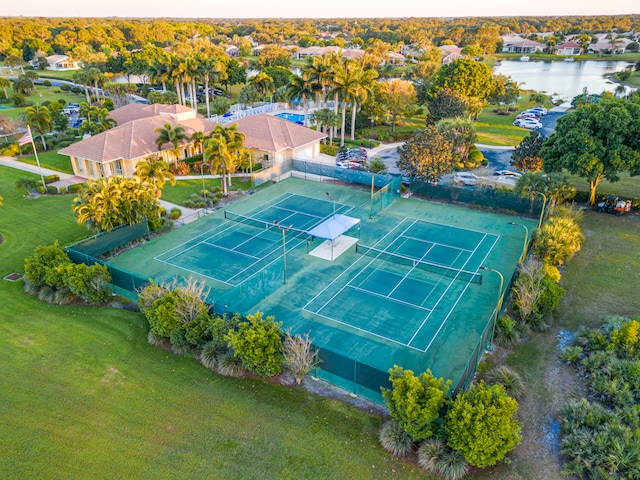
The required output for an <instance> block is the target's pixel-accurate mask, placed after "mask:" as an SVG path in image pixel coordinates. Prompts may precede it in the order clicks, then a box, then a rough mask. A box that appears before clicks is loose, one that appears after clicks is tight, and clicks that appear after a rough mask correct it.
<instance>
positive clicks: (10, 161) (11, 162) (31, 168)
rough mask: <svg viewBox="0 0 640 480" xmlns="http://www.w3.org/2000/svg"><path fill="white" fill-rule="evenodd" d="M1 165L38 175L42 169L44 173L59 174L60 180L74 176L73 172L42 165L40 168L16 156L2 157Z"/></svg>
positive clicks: (0, 159)
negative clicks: (19, 159) (20, 160)
mask: <svg viewBox="0 0 640 480" xmlns="http://www.w3.org/2000/svg"><path fill="white" fill-rule="evenodd" d="M0 165H4V166H5V167H10V168H15V169H16V170H22V171H24V172H31V173H35V174H36V175H40V171H42V175H58V176H59V177H60V180H67V179H69V178H72V177H73V176H74V175H73V174H69V173H63V172H59V171H57V170H51V169H49V168H44V167H41V168H40V170H39V169H38V166H37V165H30V164H28V163H24V162H19V161H18V159H16V158H15V157H0Z"/></svg>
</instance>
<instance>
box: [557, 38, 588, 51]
mask: <svg viewBox="0 0 640 480" xmlns="http://www.w3.org/2000/svg"><path fill="white" fill-rule="evenodd" d="M581 53H582V47H581V46H580V44H579V43H577V42H574V41H573V40H572V41H570V42H566V43H562V44H560V45H557V46H556V55H580V54H581Z"/></svg>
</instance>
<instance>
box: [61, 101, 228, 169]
mask: <svg viewBox="0 0 640 480" xmlns="http://www.w3.org/2000/svg"><path fill="white" fill-rule="evenodd" d="M110 116H111V118H113V119H114V120H116V122H118V125H117V126H116V127H114V128H112V129H111V130H107V131H106V132H102V133H99V134H97V135H93V136H91V137H89V138H87V139H85V140H81V141H80V142H78V143H74V144H73V145H69V146H68V147H65V148H63V149H62V150H60V151H59V152H58V153H60V154H61V155H67V156H69V157H70V159H71V166H72V167H73V173H74V174H75V175H78V176H81V177H86V178H100V177H110V176H112V175H124V176H125V177H130V176H132V175H133V174H134V172H135V170H136V164H137V163H138V162H140V161H145V160H148V159H151V158H161V159H163V160H165V161H166V162H168V163H174V162H175V161H176V160H180V159H182V158H185V157H189V156H192V155H195V154H196V153H200V152H197V151H196V149H195V148H194V146H193V145H191V144H190V143H186V144H183V145H181V146H180V152H179V153H178V156H177V158H176V155H175V153H174V152H173V151H172V150H173V147H172V146H171V145H169V144H167V145H163V146H162V148H161V149H160V150H159V149H158V146H157V145H156V143H155V141H156V138H158V134H157V133H156V131H155V130H156V129H157V128H163V127H164V126H165V124H167V123H168V124H169V125H171V127H172V128H175V127H178V126H180V127H182V128H184V130H185V134H186V135H187V137H188V138H189V137H191V135H193V133H195V132H204V133H208V132H209V131H211V130H213V129H214V128H215V126H216V124H215V123H212V122H209V121H207V120H205V119H204V118H202V117H198V116H197V115H196V112H195V110H193V109H191V108H188V107H184V106H182V105H161V104H153V105H142V104H137V103H132V104H129V105H125V106H124V107H121V108H118V109H116V110H114V111H112V112H111V113H110Z"/></svg>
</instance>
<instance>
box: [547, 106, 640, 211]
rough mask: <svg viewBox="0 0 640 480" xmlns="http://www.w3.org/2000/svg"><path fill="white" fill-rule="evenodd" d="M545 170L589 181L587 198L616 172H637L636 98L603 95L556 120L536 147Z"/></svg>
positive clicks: (639, 114)
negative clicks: (540, 144) (617, 97)
mask: <svg viewBox="0 0 640 480" xmlns="http://www.w3.org/2000/svg"><path fill="white" fill-rule="evenodd" d="M540 156H541V157H542V158H543V159H544V162H543V167H544V170H545V171H546V172H557V171H561V170H562V169H563V168H564V169H566V170H568V171H569V172H570V173H573V174H575V175H579V176H581V177H583V178H585V179H586V180H587V181H588V182H589V201H590V202H591V204H594V203H595V201H596V189H597V188H598V184H599V183H600V181H602V180H603V179H607V180H608V181H610V182H617V181H618V180H619V179H620V177H619V174H620V172H629V174H630V175H631V176H636V175H640V100H638V99H637V97H631V98H630V99H615V98H603V99H602V100H601V101H600V103H599V104H597V105H593V104H591V105H584V106H582V107H579V108H578V109H577V110H576V111H575V112H572V113H569V114H567V115H565V116H564V117H562V118H560V119H559V120H558V123H557V125H556V130H555V133H554V134H553V135H551V137H549V139H548V140H547V141H546V142H545V143H544V145H543V146H542V149H541V150H540Z"/></svg>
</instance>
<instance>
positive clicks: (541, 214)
mask: <svg viewBox="0 0 640 480" xmlns="http://www.w3.org/2000/svg"><path fill="white" fill-rule="evenodd" d="M532 193H533V194H534V195H542V210H540V221H538V228H540V227H542V218H543V217H544V207H545V206H546V205H547V196H546V195H545V194H544V193H542V192H532Z"/></svg>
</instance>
